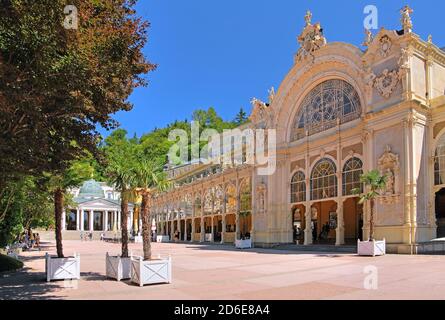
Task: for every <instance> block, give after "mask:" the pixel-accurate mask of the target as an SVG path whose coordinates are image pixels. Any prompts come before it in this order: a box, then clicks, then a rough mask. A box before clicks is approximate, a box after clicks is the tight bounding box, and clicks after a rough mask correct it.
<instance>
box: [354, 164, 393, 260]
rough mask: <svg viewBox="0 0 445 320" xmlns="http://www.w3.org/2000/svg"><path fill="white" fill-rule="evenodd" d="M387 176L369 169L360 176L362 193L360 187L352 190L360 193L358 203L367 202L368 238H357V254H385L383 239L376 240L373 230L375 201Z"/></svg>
mask: <svg viewBox="0 0 445 320" xmlns="http://www.w3.org/2000/svg"><path fill="white" fill-rule="evenodd" d="M386 181H387V176H386V175H381V174H380V172H379V171H378V170H371V171H369V172H367V173H365V174H363V175H362V176H361V177H360V182H361V183H362V184H363V186H364V188H365V192H364V193H362V192H361V189H360V188H357V189H354V190H352V192H353V193H354V194H360V200H359V204H364V203H365V202H366V203H369V207H370V217H369V239H368V241H360V240H358V254H359V255H365V256H378V255H384V254H385V251H386V250H385V239H383V241H376V240H375V238H374V230H375V227H374V225H375V222H374V215H375V201H376V199H377V197H379V196H380V192H381V191H382V190H385V187H386Z"/></svg>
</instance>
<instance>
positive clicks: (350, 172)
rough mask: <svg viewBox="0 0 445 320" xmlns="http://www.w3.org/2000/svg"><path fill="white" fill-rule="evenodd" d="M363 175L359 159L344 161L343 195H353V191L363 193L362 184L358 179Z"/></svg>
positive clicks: (361, 163)
mask: <svg viewBox="0 0 445 320" xmlns="http://www.w3.org/2000/svg"><path fill="white" fill-rule="evenodd" d="M362 174H363V162H362V160H360V159H359V158H351V159H349V160H348V161H346V163H345V166H344V167H343V195H344V196H351V195H353V192H352V191H353V190H354V189H358V190H360V192H363V184H362V183H361V182H360V177H361V175H362Z"/></svg>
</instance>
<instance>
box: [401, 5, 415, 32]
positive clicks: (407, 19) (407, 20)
mask: <svg viewBox="0 0 445 320" xmlns="http://www.w3.org/2000/svg"><path fill="white" fill-rule="evenodd" d="M413 12H414V11H413V9H411V8H410V7H409V6H404V7H403V8H402V10H400V13H401V15H402V18H401V22H402V27H403V31H404V32H405V33H410V32H411V31H412V29H413V22H412V20H411V14H412V13H413Z"/></svg>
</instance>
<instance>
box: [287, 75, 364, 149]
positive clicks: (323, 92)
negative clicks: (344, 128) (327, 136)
mask: <svg viewBox="0 0 445 320" xmlns="http://www.w3.org/2000/svg"><path fill="white" fill-rule="evenodd" d="M361 112H362V108H361V106H360V98H359V96H358V94H357V91H355V89H354V87H353V86H351V85H350V84H349V83H347V82H346V81H343V80H339V79H332V80H327V81H325V82H322V83H320V84H319V85H318V86H316V87H315V88H314V89H312V91H311V92H309V94H308V95H307V96H306V97H305V98H304V100H303V102H302V103H301V106H300V108H299V112H298V113H297V116H296V117H295V119H294V124H293V130H292V137H291V140H292V141H296V140H300V139H302V138H304V137H305V136H306V132H308V134H309V135H313V134H316V133H319V132H322V131H325V130H327V129H330V128H332V127H335V126H336V125H337V119H338V120H340V124H342V123H346V122H349V121H352V120H355V119H357V118H359V117H360V114H361Z"/></svg>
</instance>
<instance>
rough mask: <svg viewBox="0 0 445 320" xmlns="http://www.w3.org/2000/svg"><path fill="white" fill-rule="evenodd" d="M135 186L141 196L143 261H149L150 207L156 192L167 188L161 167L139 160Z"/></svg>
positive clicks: (136, 168)
mask: <svg viewBox="0 0 445 320" xmlns="http://www.w3.org/2000/svg"><path fill="white" fill-rule="evenodd" d="M135 177H136V181H135V182H136V185H137V186H138V191H139V193H140V194H141V196H142V203H141V214H142V238H143V251H144V260H150V259H151V237H150V230H151V212H150V205H151V202H152V199H153V196H154V194H155V193H156V192H159V191H164V190H166V189H167V187H168V186H169V183H168V182H167V178H166V176H165V173H164V172H163V171H162V166H159V165H157V164H155V163H153V162H151V161H148V160H146V159H139V161H138V163H137V165H136V167H135Z"/></svg>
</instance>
